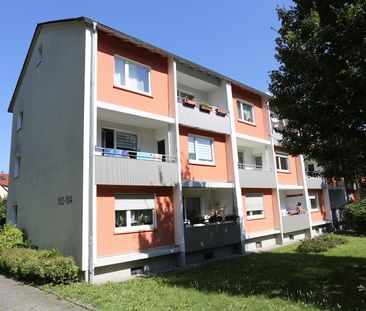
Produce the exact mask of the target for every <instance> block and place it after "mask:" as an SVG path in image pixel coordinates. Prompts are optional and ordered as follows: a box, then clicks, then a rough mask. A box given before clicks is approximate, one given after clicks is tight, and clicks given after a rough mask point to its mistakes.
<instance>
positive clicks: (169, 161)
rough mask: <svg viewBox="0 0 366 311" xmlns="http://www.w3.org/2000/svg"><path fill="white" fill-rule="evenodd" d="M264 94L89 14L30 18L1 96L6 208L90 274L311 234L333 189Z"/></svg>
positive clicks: (323, 219) (171, 264) (322, 223)
mask: <svg viewBox="0 0 366 311" xmlns="http://www.w3.org/2000/svg"><path fill="white" fill-rule="evenodd" d="M267 100H268V96H267V95H266V94H265V93H263V92H261V91H258V90H256V89H254V88H252V87H249V86H247V85H245V84H243V83H240V82H238V81H235V80H233V79H230V78H229V77H226V76H223V75H221V74H219V73H216V72H214V71H212V70H210V69H207V68H204V67H202V66H200V65H198V64H194V63H192V62H190V61H188V60H185V59H183V58H181V57H179V56H176V55H173V54H171V53H169V52H166V51H164V50H161V49H159V48H157V47H154V46H152V45H150V44H147V43H145V42H143V41H141V40H138V39H136V38H133V37H131V36H129V35H127V34H124V33H121V32H120V31H118V30H115V29H112V28H110V27H108V26H106V25H103V24H100V23H97V22H95V21H93V20H90V19H88V18H84V17H81V18H76V19H68V20H59V21H53V22H47V23H42V24H38V26H37V28H36V30H35V33H34V36H33V39H32V42H31V45H30V48H29V51H28V53H27V56H26V59H25V62H24V66H23V68H22V71H21V74H20V77H19V80H18V82H17V85H16V88H15V91H14V94H13V97H12V99H11V103H10V106H9V112H11V113H13V128H12V144H11V160H10V181H9V183H10V187H9V201H8V219H9V220H10V221H12V222H13V223H16V224H17V225H18V226H19V227H21V228H24V229H25V231H26V232H27V234H28V236H29V237H30V239H31V240H32V242H33V243H34V244H35V245H37V246H39V247H40V248H57V249H59V250H60V251H61V253H63V254H64V255H72V256H73V257H74V258H75V260H76V262H77V264H78V265H79V267H80V270H81V272H82V274H83V277H84V278H85V280H87V281H89V282H99V281H105V280H118V279H120V278H122V277H124V276H127V275H131V274H138V273H146V272H154V271H161V270H166V269H171V268H175V267H178V266H184V265H187V264H192V263H198V262H203V261H205V260H209V259H212V258H220V257H224V256H230V255H233V254H242V253H244V252H248V251H254V250H257V249H262V248H267V247H272V246H274V245H276V244H283V243H287V242H290V241H291V240H294V239H299V238H303V237H305V236H312V235H314V234H316V233H317V232H320V231H322V230H323V228H325V227H326V226H327V225H328V223H329V222H330V220H331V215H330V198H329V196H328V194H327V192H326V191H325V189H324V188H323V185H322V184H321V183H320V184H316V183H313V184H312V183H311V182H310V179H309V178H307V177H306V174H305V170H306V169H305V162H304V160H303V158H302V157H298V158H293V157H291V156H289V155H288V154H286V153H285V152H284V151H283V150H281V147H280V146H279V145H278V144H277V143H276V138H275V137H274V134H273V129H272V122H271V118H270V112H269V110H268V105H267Z"/></svg>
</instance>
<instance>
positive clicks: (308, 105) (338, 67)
mask: <svg viewBox="0 0 366 311" xmlns="http://www.w3.org/2000/svg"><path fill="white" fill-rule="evenodd" d="M293 2H294V5H293V6H291V7H290V8H288V9H286V8H278V9H277V14H278V18H279V19H280V21H281V27H280V29H279V30H278V33H279V37H278V38H277V39H276V45H277V46H276V52H277V53H276V58H277V60H278V62H279V63H280V67H279V69H278V70H274V71H272V72H271V74H270V78H271V83H270V87H269V89H270V91H271V93H272V94H273V98H272V99H271V101H270V105H271V109H272V111H273V112H274V113H276V115H277V116H278V117H279V118H280V119H287V120H288V124H287V126H286V127H285V128H283V129H281V130H279V131H280V132H281V133H282V135H283V139H282V142H281V143H282V146H283V147H284V148H285V149H287V150H288V151H289V152H290V153H291V154H293V155H299V154H303V155H305V156H306V157H307V158H310V159H313V160H316V161H317V162H318V164H320V165H321V166H322V167H323V168H324V173H325V174H326V175H328V176H345V177H351V176H352V177H354V176H355V174H356V175H360V174H365V173H366V172H365V171H366V0H353V1H352V0H294V1H293Z"/></svg>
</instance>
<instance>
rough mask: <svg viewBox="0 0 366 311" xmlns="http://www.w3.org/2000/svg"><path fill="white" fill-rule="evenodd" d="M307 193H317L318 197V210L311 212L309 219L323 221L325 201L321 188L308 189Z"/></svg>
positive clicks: (324, 217)
mask: <svg viewBox="0 0 366 311" xmlns="http://www.w3.org/2000/svg"><path fill="white" fill-rule="evenodd" d="M308 193H317V194H318V198H319V211H318V212H311V220H312V221H315V222H317V221H323V220H326V211H325V203H324V196H323V190H321V189H308Z"/></svg>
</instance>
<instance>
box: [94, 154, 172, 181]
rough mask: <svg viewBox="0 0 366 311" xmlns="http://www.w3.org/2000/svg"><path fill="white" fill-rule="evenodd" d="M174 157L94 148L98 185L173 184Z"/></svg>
mask: <svg viewBox="0 0 366 311" xmlns="http://www.w3.org/2000/svg"><path fill="white" fill-rule="evenodd" d="M176 162H177V158H176V156H171V155H164V154H156V153H151V152H141V151H129V150H119V149H111V148H101V147H96V148H95V182H96V184H98V185H136V186H169V187H171V186H175V185H176V184H177V183H178V170H177V163H176Z"/></svg>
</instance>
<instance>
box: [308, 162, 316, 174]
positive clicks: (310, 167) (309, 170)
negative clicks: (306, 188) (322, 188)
mask: <svg viewBox="0 0 366 311" xmlns="http://www.w3.org/2000/svg"><path fill="white" fill-rule="evenodd" d="M314 171H315V167H314V164H308V172H314Z"/></svg>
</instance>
